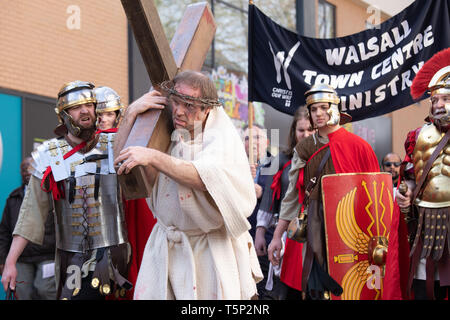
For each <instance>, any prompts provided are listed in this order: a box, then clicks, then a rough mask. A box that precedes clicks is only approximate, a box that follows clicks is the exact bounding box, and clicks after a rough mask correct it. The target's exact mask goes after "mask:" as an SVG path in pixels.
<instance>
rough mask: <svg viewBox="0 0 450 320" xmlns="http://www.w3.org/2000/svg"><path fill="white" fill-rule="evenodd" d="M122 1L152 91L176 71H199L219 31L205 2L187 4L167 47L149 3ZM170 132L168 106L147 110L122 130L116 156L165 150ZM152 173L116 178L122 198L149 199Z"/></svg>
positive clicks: (143, 171)
mask: <svg viewBox="0 0 450 320" xmlns="http://www.w3.org/2000/svg"><path fill="white" fill-rule="evenodd" d="M121 1H122V6H123V8H124V9H125V13H126V15H127V17H128V21H129V22H130V25H131V28H132V30H133V33H134V36H135V38H136V42H137V45H138V47H139V50H140V53H141V56H142V58H143V60H144V63H145V67H146V69H147V72H148V74H149V77H150V81H151V83H152V86H153V87H155V88H157V87H158V86H159V85H160V84H161V83H162V82H164V81H167V80H171V79H173V78H174V77H175V75H176V74H177V73H178V72H179V71H182V70H196V71H200V70H201V68H202V66H203V63H204V61H205V59H206V54H207V53H208V50H209V48H210V46H211V43H212V41H213V39H214V34H215V32H216V28H217V26H216V23H215V20H214V17H213V15H212V12H211V9H210V7H209V5H208V3H206V2H200V3H195V4H191V5H189V6H187V8H186V11H185V13H184V15H183V18H182V20H181V22H180V24H179V25H178V28H177V30H176V32H175V35H174V37H173V39H172V41H171V43H170V46H169V43H168V41H167V39H166V36H165V34H164V29H163V26H162V24H161V20H160V19H159V15H158V11H157V9H156V6H155V4H154V2H153V0H121ZM119 130H120V128H119ZM172 131H173V124H172V115H171V114H170V111H169V110H167V108H165V109H164V110H162V111H161V110H149V111H147V112H145V113H143V114H141V115H139V116H138V117H137V119H136V121H135V123H134V125H133V127H132V128H131V130H130V131H129V132H125V134H126V135H127V136H128V138H127V140H126V142H125V144H124V145H123V146H120V145H116V146H115V147H114V158H117V156H118V154H119V153H120V151H121V150H122V149H125V148H127V147H129V146H146V147H149V148H153V149H157V150H159V151H162V152H167V150H168V148H169V145H170V141H171V140H170V137H171V133H172ZM156 175H157V171H156V170H155V169H154V168H151V167H142V166H137V167H135V168H133V169H132V170H131V172H130V173H129V174H124V175H120V176H119V177H118V178H119V183H120V184H121V186H122V190H123V194H124V196H125V198H126V199H138V198H146V197H149V196H150V194H151V190H152V186H153V181H154V179H155V178H156Z"/></svg>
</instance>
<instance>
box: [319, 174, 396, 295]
mask: <svg viewBox="0 0 450 320" xmlns="http://www.w3.org/2000/svg"><path fill="white" fill-rule="evenodd" d="M322 197H323V207H324V218H325V232H326V246H327V261H328V270H329V273H330V275H331V276H332V277H333V279H335V280H336V281H337V282H338V283H339V284H340V285H341V286H342V288H343V290H344V291H343V293H342V295H341V296H339V297H337V296H334V295H332V296H331V298H332V299H335V300H378V299H381V296H382V292H383V279H384V264H385V259H386V253H387V244H388V239H389V232H390V227H391V221H392V214H393V211H394V204H393V188H392V177H391V175H390V174H388V173H347V174H332V175H326V176H324V177H323V178H322Z"/></svg>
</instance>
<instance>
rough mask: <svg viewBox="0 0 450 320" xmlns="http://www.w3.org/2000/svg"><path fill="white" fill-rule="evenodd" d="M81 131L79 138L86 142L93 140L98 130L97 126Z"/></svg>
mask: <svg viewBox="0 0 450 320" xmlns="http://www.w3.org/2000/svg"><path fill="white" fill-rule="evenodd" d="M80 129H81V131H80V134H79V135H78V138H80V139H82V140H84V141H89V140H92V138H93V137H94V134H95V131H96V128H95V126H92V127H89V128H82V127H80Z"/></svg>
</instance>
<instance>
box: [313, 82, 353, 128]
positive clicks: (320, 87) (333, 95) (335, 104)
mask: <svg viewBox="0 0 450 320" xmlns="http://www.w3.org/2000/svg"><path fill="white" fill-rule="evenodd" d="M305 98H306V106H307V108H308V111H309V113H310V116H309V118H310V121H311V125H314V124H313V122H312V119H311V105H312V104H314V103H322V102H325V103H328V104H329V106H330V108H329V109H328V114H329V115H330V120H329V121H328V122H327V125H328V126H333V125H337V124H344V123H347V122H350V121H351V120H352V117H351V116H350V115H349V114H347V113H344V112H341V110H340V101H341V99H340V98H339V96H338V94H337V92H336V90H334V89H333V87H331V86H330V85H327V84H316V85H313V86H312V87H311V89H309V90H308V91H306V92H305Z"/></svg>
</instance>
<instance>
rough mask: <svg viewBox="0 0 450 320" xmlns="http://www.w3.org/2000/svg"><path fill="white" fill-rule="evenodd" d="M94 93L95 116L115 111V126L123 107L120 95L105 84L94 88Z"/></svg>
mask: <svg viewBox="0 0 450 320" xmlns="http://www.w3.org/2000/svg"><path fill="white" fill-rule="evenodd" d="M94 95H95V98H96V99H97V106H96V109H95V112H96V113H97V116H99V115H100V114H102V113H103V112H111V111H113V112H116V114H117V117H116V120H115V122H114V126H117V124H118V123H119V121H120V118H121V116H122V112H123V108H124V107H123V104H122V102H121V101H120V96H119V95H118V94H117V92H116V91H114V90H113V89H111V88H109V87H105V86H102V87H97V88H95V89H94Z"/></svg>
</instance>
